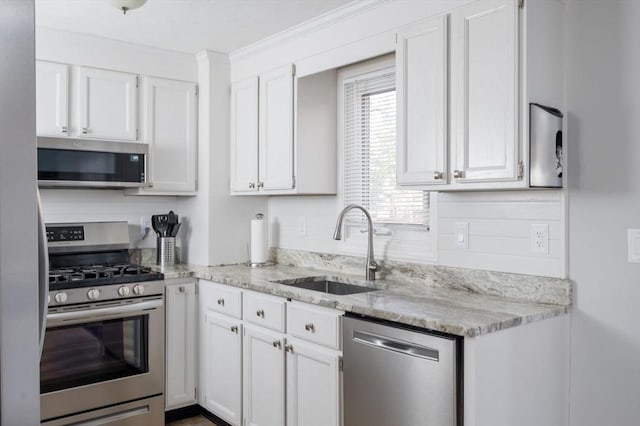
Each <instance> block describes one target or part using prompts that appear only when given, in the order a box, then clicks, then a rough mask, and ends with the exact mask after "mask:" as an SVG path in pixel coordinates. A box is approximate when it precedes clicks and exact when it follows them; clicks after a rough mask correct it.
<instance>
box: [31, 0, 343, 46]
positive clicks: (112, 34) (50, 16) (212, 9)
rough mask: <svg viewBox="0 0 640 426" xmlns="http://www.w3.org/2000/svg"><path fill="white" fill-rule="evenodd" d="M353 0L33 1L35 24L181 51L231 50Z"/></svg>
mask: <svg viewBox="0 0 640 426" xmlns="http://www.w3.org/2000/svg"><path fill="white" fill-rule="evenodd" d="M351 1H352V0H148V1H147V3H146V4H145V5H144V6H142V7H141V8H140V9H136V10H131V11H129V12H128V13H127V14H126V15H123V14H122V12H121V11H119V10H118V9H116V8H115V7H114V6H112V5H111V4H109V1H108V0H36V25H37V27H46V28H54V29H58V30H65V31H72V32H77V33H85V34H91V35H94V36H99V37H106V38H111V39H115V40H121V41H126V42H130V43H136V44H142V45H146V46H153V47H159V48H163V49H170V50H177V51H180V52H187V53H197V52H199V51H200V50H203V49H209V50H215V51H218V52H232V51H234V50H236V49H238V48H240V47H243V46H246V45H248V44H251V43H253V42H255V41H258V40H261V39H263V38H265V37H267V36H269V35H272V34H275V33H278V32H280V31H282V30H285V29H287V28H289V27H292V26H294V25H296V24H298V23H300V22H303V21H306V20H308V19H311V18H313V17H315V16H318V15H321V14H323V13H325V12H328V11H330V10H332V9H335V8H337V7H340V6H342V5H344V4H347V3H350V2H351Z"/></svg>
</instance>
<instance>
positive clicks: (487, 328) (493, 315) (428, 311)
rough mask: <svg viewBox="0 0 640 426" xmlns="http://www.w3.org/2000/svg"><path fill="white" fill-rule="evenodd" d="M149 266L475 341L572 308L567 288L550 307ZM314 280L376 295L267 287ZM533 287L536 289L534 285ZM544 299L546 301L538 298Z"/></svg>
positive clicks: (433, 289)
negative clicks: (482, 336)
mask: <svg viewBox="0 0 640 426" xmlns="http://www.w3.org/2000/svg"><path fill="white" fill-rule="evenodd" d="M153 267H154V269H156V270H158V271H161V272H163V273H164V274H165V279H172V278H185V277H195V278H201V279H205V280H209V281H214V282H218V283H222V284H227V285H230V286H234V287H240V288H244V289H249V290H254V291H258V292H262V293H268V294H273V295H276V296H281V297H286V298H290V299H292V300H298V301H302V302H308V303H313V304H316V305H321V306H325V307H330V308H335V309H340V310H343V311H346V312H353V313H356V314H362V315H368V316H371V317H375V318H380V319H385V320H390V321H395V322H399V323H403V324H409V325H413V326H417V327H422V328H427V329H431V330H436V331H442V332H446V333H450V334H455V335H458V336H466V337H475V336H480V335H483V334H487V333H492V332H495V331H498V330H502V329H506V328H510V327H515V326H518V325H523V324H526V323H529V322H533V321H538V320H542V319H545V318H551V317H555V316H559V315H563V314H566V313H569V312H570V311H571V309H572V305H571V302H570V299H571V287H570V283H569V287H568V290H567V294H568V297H567V298H565V299H566V300H564V301H563V302H561V303H549V302H546V301H543V302H541V301H535V300H524V299H516V298H511V297H504V296H500V295H495V294H487V293H486V292H485V293H479V292H474V291H469V290H464V289H460V288H455V287H452V286H434V285H425V284H424V283H418V282H414V281H412V280H406V281H405V280H402V281H400V280H394V279H380V280H376V281H365V280H363V279H362V278H361V277H360V276H355V275H350V274H345V273H342V272H339V273H336V272H335V271H334V272H330V271H323V270H318V269H309V268H302V267H296V266H286V265H281V264H280V265H274V266H270V267H265V268H255V269H254V268H250V267H249V266H246V265H228V266H211V267H204V266H196V265H186V264H181V265H175V266H166V267H160V266H155V265H154V266H153ZM318 276H329V277H333V278H334V279H338V280H340V281H343V282H349V283H353V284H358V285H364V286H369V287H375V288H377V289H378V290H377V291H372V292H367V293H359V294H352V295H346V296H338V295H331V294H325V293H321V292H317V291H312V290H306V289H302V288H297V287H294V286H289V285H283V284H276V283H272V282H270V281H275V280H292V279H298V278H302V277H318ZM523 277H525V278H523V280H526V276H523ZM532 278H536V277H532ZM556 281H558V280H556ZM563 281H566V280H563ZM536 283H537V285H538V287H540V285H539V281H537V282H536ZM543 300H545V299H544V298H543ZM567 300H568V301H567Z"/></svg>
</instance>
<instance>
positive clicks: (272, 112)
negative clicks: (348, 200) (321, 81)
mask: <svg viewBox="0 0 640 426" xmlns="http://www.w3.org/2000/svg"><path fill="white" fill-rule="evenodd" d="M259 104H260V115H259V116H260V120H259V126H258V128H259V139H260V148H259V168H258V171H259V182H258V186H259V187H261V188H264V190H266V191H268V190H287V189H293V173H294V172H293V66H292V65H287V66H285V67H281V68H278V69H275V70H273V71H270V72H267V73H265V74H261V75H260V98H259Z"/></svg>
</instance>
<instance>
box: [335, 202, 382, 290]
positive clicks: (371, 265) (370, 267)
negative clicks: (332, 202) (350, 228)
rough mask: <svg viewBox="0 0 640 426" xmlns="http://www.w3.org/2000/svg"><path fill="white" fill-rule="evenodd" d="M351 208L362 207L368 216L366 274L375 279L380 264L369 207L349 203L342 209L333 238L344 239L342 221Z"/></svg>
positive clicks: (367, 277)
mask: <svg viewBox="0 0 640 426" xmlns="http://www.w3.org/2000/svg"><path fill="white" fill-rule="evenodd" d="M351 209H360V210H362V212H363V213H364V215H365V216H366V217H367V223H368V231H369V236H368V237H369V245H368V246H367V266H366V269H365V272H364V275H365V277H366V279H367V280H369V281H373V280H375V279H376V271H378V270H379V268H378V264H377V263H376V261H375V259H374V258H373V222H372V221H371V215H370V214H369V212H368V211H367V209H365V208H364V207H362V206H359V205H357V204H349V205H348V206H346V207H345V208H344V209H342V211H341V212H340V214H339V215H338V222H337V223H336V230H335V231H334V233H333V239H334V240H340V239H342V221H343V220H344V217H345V216H346V215H347V213H349V210H351Z"/></svg>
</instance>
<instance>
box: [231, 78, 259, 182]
mask: <svg viewBox="0 0 640 426" xmlns="http://www.w3.org/2000/svg"><path fill="white" fill-rule="evenodd" d="M257 190H258V77H251V78H248V79H246V80H242V81H239V82H237V83H234V84H232V85H231V191H232V192H255V191H257Z"/></svg>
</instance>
